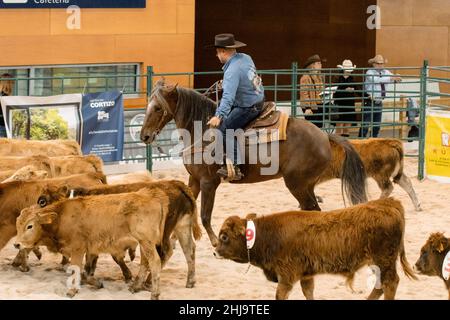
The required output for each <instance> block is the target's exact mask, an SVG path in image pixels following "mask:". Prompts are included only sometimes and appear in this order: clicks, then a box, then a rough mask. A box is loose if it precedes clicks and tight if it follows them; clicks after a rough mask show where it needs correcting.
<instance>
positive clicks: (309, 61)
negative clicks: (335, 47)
mask: <svg viewBox="0 0 450 320" xmlns="http://www.w3.org/2000/svg"><path fill="white" fill-rule="evenodd" d="M314 62H327V59H321V58H320V56H319V55H318V54H315V55H313V56H311V57H309V58H308V59H306V62H305V64H304V65H303V69H306V68H308V67H309V66H310V65H311V64H313V63H314Z"/></svg>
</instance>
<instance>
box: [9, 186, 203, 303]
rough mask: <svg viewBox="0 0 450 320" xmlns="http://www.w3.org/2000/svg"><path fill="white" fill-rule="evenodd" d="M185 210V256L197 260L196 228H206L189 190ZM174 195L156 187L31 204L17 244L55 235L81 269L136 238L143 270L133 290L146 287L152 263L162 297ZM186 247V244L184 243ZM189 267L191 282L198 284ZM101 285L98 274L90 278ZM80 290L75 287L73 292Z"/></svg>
mask: <svg viewBox="0 0 450 320" xmlns="http://www.w3.org/2000/svg"><path fill="white" fill-rule="evenodd" d="M185 196H186V197H185V202H184V208H185V214H184V215H181V216H178V217H176V218H175V219H176V222H175V225H176V227H175V233H176V235H177V237H178V239H179V240H180V243H184V242H186V243H188V245H187V246H186V247H188V248H189V249H190V250H189V252H185V255H187V256H189V258H190V259H192V262H193V263H194V261H195V243H194V242H193V240H192V231H194V233H195V230H197V231H198V230H200V227H199V225H198V223H197V219H196V216H197V210H196V206H195V200H194V198H193V196H192V194H190V192H189V194H185ZM169 207H170V199H169V197H168V196H167V195H166V194H165V193H164V192H163V191H162V190H158V189H156V188H153V189H151V188H144V189H141V190H140V191H137V192H129V193H120V194H112V195H97V196H87V197H78V198H74V199H68V200H62V201H59V202H56V203H54V204H52V205H50V206H47V207H45V208H42V209H35V208H27V209H25V210H23V211H22V213H21V215H20V217H19V218H18V219H17V230H18V236H17V239H16V244H15V246H16V247H18V248H32V247H34V246H35V244H36V243H41V241H44V242H45V241H46V240H47V239H52V241H56V242H57V243H58V246H60V250H61V252H63V253H64V254H65V255H70V256H71V263H72V265H75V266H77V267H78V268H80V269H81V264H82V260H83V257H84V255H85V254H86V253H89V254H96V255H98V254H99V253H102V252H108V253H112V252H116V250H117V247H116V243H117V242H118V241H120V240H121V239H123V238H127V237H133V238H135V239H136V240H137V241H138V242H139V245H140V248H141V264H140V270H139V274H138V276H137V278H136V280H135V282H134V284H133V285H132V286H131V288H130V289H131V290H132V291H134V290H135V289H136V288H139V289H140V288H142V287H143V284H144V282H145V280H146V278H145V277H146V276H147V273H148V267H150V272H151V279H152V294H151V297H152V299H158V298H159V295H160V290H159V273H160V270H161V265H162V263H161V259H160V256H159V254H158V247H161V245H162V241H163V233H164V226H165V224H166V219H169V218H170V215H169ZM183 248H184V247H183ZM194 275H195V274H194V272H193V270H189V274H188V283H192V282H194ZM87 281H88V282H89V283H95V281H94V279H93V277H89V276H88V277H87ZM76 292H77V289H70V290H69V291H68V295H69V296H73V295H74V294H76Z"/></svg>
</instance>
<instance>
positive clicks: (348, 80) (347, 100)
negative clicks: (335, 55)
mask: <svg viewBox="0 0 450 320" xmlns="http://www.w3.org/2000/svg"><path fill="white" fill-rule="evenodd" d="M338 68H340V69H342V75H340V76H339V78H338V80H337V83H336V84H338V88H337V89H336V92H335V93H334V96H333V99H334V104H335V105H337V106H339V109H338V112H339V119H338V121H339V123H337V124H336V134H340V135H341V136H343V137H348V136H349V134H348V132H349V131H348V130H349V128H350V127H351V126H352V122H355V119H356V116H355V91H356V90H357V86H356V84H355V83H354V82H355V80H354V78H353V76H352V72H353V70H354V69H355V68H356V65H353V63H352V61H351V60H344V62H342V65H338ZM344 121H345V122H344ZM341 128H342V129H341Z"/></svg>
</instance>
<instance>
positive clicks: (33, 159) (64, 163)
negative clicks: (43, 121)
mask: <svg viewBox="0 0 450 320" xmlns="http://www.w3.org/2000/svg"><path fill="white" fill-rule="evenodd" d="M27 165H33V166H34V167H35V168H36V169H37V170H45V171H47V172H48V173H49V176H50V177H52V178H56V177H63V176H70V175H72V174H79V173H88V172H100V173H101V172H103V161H102V159H101V158H99V157H97V156H95V155H87V156H63V157H47V156H43V155H35V156H30V157H0V170H18V169H20V168H22V167H24V166H27Z"/></svg>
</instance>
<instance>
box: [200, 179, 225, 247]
mask: <svg viewBox="0 0 450 320" xmlns="http://www.w3.org/2000/svg"><path fill="white" fill-rule="evenodd" d="M219 184H220V179H219V178H217V179H211V180H209V179H208V180H206V179H202V180H201V181H200V191H201V193H202V194H201V197H202V207H201V217H202V224H203V227H205V229H206V232H207V233H208V237H209V241H211V244H212V246H213V247H216V246H217V244H218V239H217V236H216V235H215V233H214V231H213V229H212V227H211V214H212V210H213V207H214V199H215V197H216V190H217V187H218V186H219Z"/></svg>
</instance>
